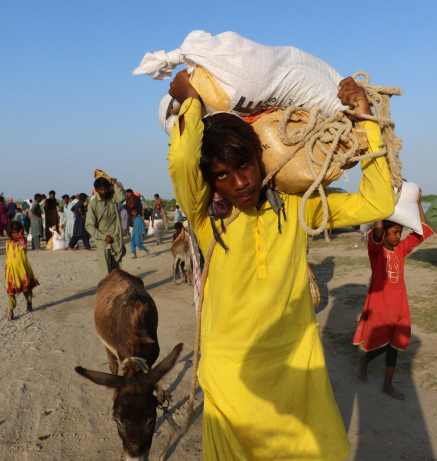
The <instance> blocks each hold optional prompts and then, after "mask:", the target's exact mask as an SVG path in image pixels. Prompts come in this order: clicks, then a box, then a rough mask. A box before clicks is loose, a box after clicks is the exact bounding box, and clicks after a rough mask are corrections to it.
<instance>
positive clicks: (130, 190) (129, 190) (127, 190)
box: [126, 189, 134, 194]
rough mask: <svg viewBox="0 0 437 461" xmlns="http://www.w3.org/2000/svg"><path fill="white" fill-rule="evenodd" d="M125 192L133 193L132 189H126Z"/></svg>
mask: <svg viewBox="0 0 437 461" xmlns="http://www.w3.org/2000/svg"><path fill="white" fill-rule="evenodd" d="M126 192H132V194H133V193H134V191H133V190H132V189H126Z"/></svg>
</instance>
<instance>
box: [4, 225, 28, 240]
mask: <svg viewBox="0 0 437 461" xmlns="http://www.w3.org/2000/svg"><path fill="white" fill-rule="evenodd" d="M20 230H24V227H23V225H22V224H21V223H20V222H19V221H12V222H11V223H10V224H9V225H8V227H7V229H6V233H7V234H8V237H9V238H10V239H11V238H12V232H14V231H16V232H20Z"/></svg>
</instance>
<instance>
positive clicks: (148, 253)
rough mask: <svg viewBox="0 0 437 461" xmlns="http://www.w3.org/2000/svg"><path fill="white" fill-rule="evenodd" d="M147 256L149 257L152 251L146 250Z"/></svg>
mask: <svg viewBox="0 0 437 461" xmlns="http://www.w3.org/2000/svg"><path fill="white" fill-rule="evenodd" d="M145 251H146V255H147V256H149V255H150V251H149V250H148V249H147V248H146V250H145Z"/></svg>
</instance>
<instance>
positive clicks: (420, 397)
mask: <svg viewBox="0 0 437 461" xmlns="http://www.w3.org/2000/svg"><path fill="white" fill-rule="evenodd" d="M169 240H170V237H169V236H168V237H167V238H166V242H165V243H164V244H163V245H160V246H155V244H154V243H150V245H149V248H150V250H151V256H150V257H145V256H144V254H141V255H140V256H141V257H140V258H139V259H137V260H131V259H130V255H129V254H128V255H127V257H126V259H125V262H124V269H126V270H127V271H129V272H131V273H133V274H135V275H138V276H140V277H141V278H142V279H143V280H144V284H145V286H146V288H147V290H148V291H149V292H150V294H151V295H152V296H153V298H154V300H155V302H156V304H157V307H158V311H159V316H160V319H159V331H158V336H159V341H160V345H161V357H164V356H165V355H166V354H167V353H169V352H170V351H171V349H172V348H173V347H174V345H175V344H176V343H178V342H184V344H185V348H184V352H183V357H182V359H181V360H180V361H179V362H178V363H177V365H176V367H175V368H174V370H172V372H171V373H170V375H169V377H168V379H167V381H168V383H169V385H170V386H171V390H172V393H173V402H172V408H173V411H174V412H175V415H176V418H179V420H180V419H181V418H182V416H183V404H184V403H185V402H186V400H187V398H188V395H189V385H190V380H191V360H192V356H193V342H194V328H195V316H194V307H193V302H192V299H193V298H192V289H191V287H187V286H185V285H178V286H175V285H174V284H173V282H172V277H171V263H172V261H171V256H170V252H169ZM358 242H359V233H345V234H336V235H335V238H333V240H332V242H331V244H326V243H325V242H324V241H323V239H316V240H314V241H313V242H312V244H311V246H310V254H309V260H310V262H311V263H312V267H313V270H314V273H315V276H316V279H317V282H318V284H319V287H320V291H321V295H322V303H321V306H320V309H319V312H318V314H317V317H318V320H319V322H320V326H321V334H322V337H323V343H324V346H325V352H326V359H327V364H328V368H329V372H330V377H331V380H332V385H333V388H334V392H335V395H336V398H337V402H338V405H339V407H340V410H341V412H342V415H343V419H344V422H345V426H346V428H347V430H348V434H349V439H350V441H351V446H352V455H351V457H350V460H366V461H369V460H401V459H406V460H431V459H436V457H437V455H436V454H437V436H436V429H435V428H436V427H437V371H436V368H435V364H436V358H437V357H436V354H437V353H436V352H435V351H436V350H437V348H436V346H437V343H436V341H437V333H436V331H437V330H433V325H434V324H433V323H432V322H435V317H434V319H433V320H430V318H431V317H430V315H429V312H432V310H431V307H432V308H434V303H435V297H434V298H432V293H434V292H433V291H432V290H433V289H434V288H433V287H435V285H436V284H435V281H436V275H437V257H436V255H437V237H435V236H434V237H432V238H431V239H430V240H429V242H428V243H426V244H425V245H423V246H422V247H420V250H417V253H416V255H418V256H417V258H416V259H414V255H413V257H412V258H410V259H409V260H408V261H409V262H408V263H407V264H406V281H407V288H408V292H409V296H410V299H413V300H415V303H414V304H415V305H416V306H419V307H420V309H421V310H422V311H423V312H422V311H421V312H417V315H416V314H414V315H413V318H416V317H417V319H418V324H420V325H421V326H418V325H414V326H413V342H412V346H411V348H410V349H409V351H407V352H405V353H401V354H400V363H399V373H397V375H396V381H395V384H396V385H397V386H398V387H399V389H401V390H402V392H404V393H405V395H406V400H405V401H404V402H399V401H396V400H393V399H391V398H389V397H387V396H386V395H384V394H382V393H381V392H380V390H379V387H380V384H381V380H382V373H383V362H382V360H381V361H378V359H376V360H375V363H372V366H371V368H370V376H369V378H370V380H369V383H367V384H362V383H361V382H358V381H357V379H356V377H355V375H356V373H355V372H356V358H357V355H356V351H355V349H354V348H353V347H352V346H351V345H350V340H351V336H352V335H353V331H354V328H355V326H356V321H357V319H358V316H359V314H360V312H361V308H362V306H363V302H364V298H365V295H366V292H367V286H368V281H369V276H370V270H369V267H368V262H367V256H366V249H365V246H364V245H362V244H361V243H358ZM355 244H357V247H355ZM3 247H4V239H0V265H1V266H2V267H4V258H5V257H4V252H2V248H3ZM422 250H423V252H422V253H419V252H420V251H422ZM96 256H97V255H96V253H86V252H84V251H79V252H76V253H74V254H72V253H70V252H45V251H41V252H38V253H37V252H29V259H30V261H31V264H32V266H33V268H34V271H35V273H36V275H37V277H38V279H39V281H40V283H41V286H40V287H38V288H37V289H36V290H35V301H34V303H35V311H34V312H33V313H31V314H26V313H24V312H25V302H24V298H23V297H21V298H19V303H18V306H17V314H18V319H17V320H16V321H14V322H8V321H7V320H6V305H5V300H6V293H5V289H4V287H3V285H2V286H1V289H0V295H1V299H3V300H4V302H3V308H2V311H1V313H0V335H1V338H2V348H1V350H0V360H1V363H2V366H1V374H0V385H1V387H2V393H1V394H0V459H1V460H5V461H9V460H11V461H15V460H18V459H20V460H29V461H40V460H44V461H47V460H53V461H55V460H56V461H58V460H60V459H68V460H81V461H82V460H90V461H94V460H105V461H115V460H121V459H123V450H122V447H121V442H120V439H119V437H118V434H117V431H116V426H115V423H114V422H113V421H112V420H111V406H112V392H111V391H110V390H107V389H105V388H101V387H99V386H96V385H93V384H92V383H90V382H88V381H86V380H84V379H83V378H82V377H80V376H79V375H77V374H76V373H75V372H74V367H75V366H76V365H79V364H80V365H82V366H84V367H87V368H92V369H97V370H101V371H109V369H108V365H107V357H106V353H105V351H104V348H103V346H102V345H101V343H100V341H99V340H98V338H97V335H96V334H95V331H94V324H93V308H94V302H95V293H96V284H97V282H98V276H97V263H96ZM433 258H435V259H433ZM430 290H431V291H430ZM411 307H412V311H413V309H414V307H413V304H412V305H411ZM434 315H436V314H434ZM415 316H416V317H415ZM421 319H424V320H421ZM201 404H202V394H201V392H200V390H199V391H198V393H197V400H196V406H197V413H196V418H195V421H194V424H193V426H192V427H191V429H190V431H189V432H188V433H187V434H186V435H185V437H183V438H182V439H178V440H176V442H175V443H174V444H173V445H172V446H171V447H170V450H169V451H168V456H167V458H166V459H168V460H173V461H180V460H193V461H197V460H201V459H203V458H202V452H201V420H202V417H201ZM159 415H160V417H159V421H158V424H157V431H156V434H155V438H154V443H153V448H152V454H151V459H152V460H156V459H157V455H158V453H159V452H160V449H161V448H162V446H163V444H164V443H165V442H166V440H167V434H168V431H167V428H168V426H167V423H166V422H165V421H164V420H163V418H162V416H161V413H159ZM326 423H327V424H329V421H327V422H326Z"/></svg>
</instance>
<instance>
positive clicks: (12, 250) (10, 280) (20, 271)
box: [6, 221, 39, 320]
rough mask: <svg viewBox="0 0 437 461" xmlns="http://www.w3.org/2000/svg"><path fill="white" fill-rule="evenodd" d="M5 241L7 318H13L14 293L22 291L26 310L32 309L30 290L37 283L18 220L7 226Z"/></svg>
mask: <svg viewBox="0 0 437 461" xmlns="http://www.w3.org/2000/svg"><path fill="white" fill-rule="evenodd" d="M7 232H8V237H9V238H10V240H8V241H7V242H6V291H7V294H8V307H9V315H8V320H13V319H14V309H15V306H16V305H17V300H16V299H15V295H17V294H19V293H23V294H24V297H25V298H26V301H27V312H31V311H32V290H33V288H35V287H36V286H37V285H39V283H38V280H37V279H36V278H35V276H34V275H33V271H32V267H31V266H30V263H29V260H28V259H27V245H26V239H25V238H24V237H23V232H24V228H23V225H22V224H21V223H20V222H18V221H13V222H12V223H11V224H10V225H9V226H8V231H7Z"/></svg>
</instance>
